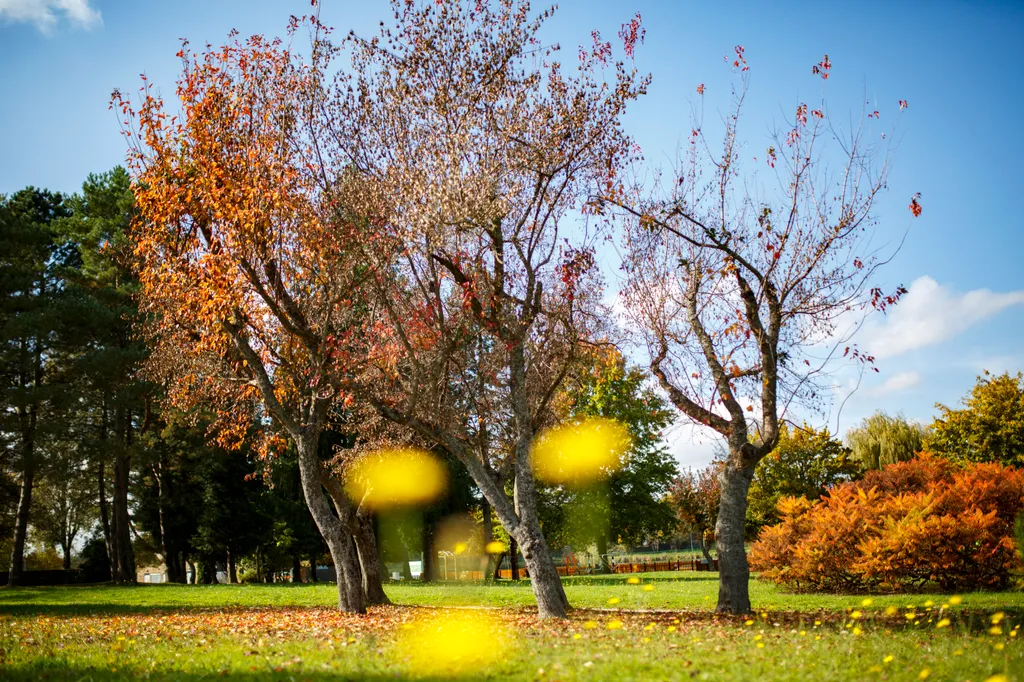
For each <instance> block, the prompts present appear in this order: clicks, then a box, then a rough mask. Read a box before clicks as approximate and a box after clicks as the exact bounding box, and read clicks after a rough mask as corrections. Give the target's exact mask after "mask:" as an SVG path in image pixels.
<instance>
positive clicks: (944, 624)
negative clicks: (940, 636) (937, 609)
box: [935, 618, 949, 628]
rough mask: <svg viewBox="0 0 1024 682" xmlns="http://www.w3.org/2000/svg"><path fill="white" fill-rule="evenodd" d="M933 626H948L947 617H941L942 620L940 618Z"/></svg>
mask: <svg viewBox="0 0 1024 682" xmlns="http://www.w3.org/2000/svg"><path fill="white" fill-rule="evenodd" d="M935 627H937V628H948V627H949V618H943V619H942V620H940V621H939V622H938V623H936V624H935Z"/></svg>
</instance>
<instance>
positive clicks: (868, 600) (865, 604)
mask: <svg viewBox="0 0 1024 682" xmlns="http://www.w3.org/2000/svg"><path fill="white" fill-rule="evenodd" d="M871 603H872V599H871V597H868V598H867V599H864V600H863V601H861V603H860V605H861V606H871Z"/></svg>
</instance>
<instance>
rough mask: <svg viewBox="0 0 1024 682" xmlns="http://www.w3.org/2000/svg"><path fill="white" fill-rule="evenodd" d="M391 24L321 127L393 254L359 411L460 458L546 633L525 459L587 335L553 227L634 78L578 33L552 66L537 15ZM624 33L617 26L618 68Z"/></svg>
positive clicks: (477, 8) (407, 16)
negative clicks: (522, 564)
mask: <svg viewBox="0 0 1024 682" xmlns="http://www.w3.org/2000/svg"><path fill="white" fill-rule="evenodd" d="M392 8H393V10H394V15H395V23H394V25H393V26H384V25H382V27H381V29H380V34H379V35H377V36H374V37H373V38H361V37H358V36H351V37H350V38H349V40H348V41H347V47H348V48H349V49H350V51H351V54H352V59H353V63H352V68H351V70H350V72H351V73H352V74H354V75H353V77H352V80H351V82H350V83H348V85H349V86H350V87H351V90H350V95H349V96H348V97H347V98H346V100H345V101H344V102H343V103H341V104H340V105H339V106H340V108H341V110H343V111H344V115H340V116H338V117H337V118H338V120H340V121H344V122H346V123H347V124H348V125H349V126H351V128H350V129H349V130H347V131H346V132H345V133H344V134H343V136H345V137H351V138H353V139H358V140H359V148H358V151H357V153H356V155H355V156H354V157H353V166H354V168H355V169H356V170H357V172H358V173H359V174H360V175H361V176H362V177H363V178H364V182H365V185H366V186H367V187H368V188H369V189H368V190H367V191H366V192H365V193H364V201H365V203H364V204H363V208H362V209H361V212H362V213H364V214H366V215H379V216H380V217H381V218H380V222H381V223H382V224H384V225H385V227H384V228H383V229H384V230H385V231H386V232H387V234H389V235H391V236H392V237H393V239H394V240H395V242H396V244H399V245H400V257H399V258H398V259H397V260H395V261H394V262H393V265H392V268H391V269H390V270H386V269H385V268H383V267H380V268H376V269H375V272H377V273H378V274H379V276H378V277H376V278H375V279H374V280H373V287H374V289H375V296H376V298H375V300H376V301H377V302H378V305H379V308H380V310H381V311H383V314H382V316H381V319H380V320H379V327H378V332H379V334H380V336H379V338H380V339H381V344H382V346H383V345H386V346H387V349H386V352H381V353H378V354H377V355H376V356H375V358H374V360H375V362H374V364H373V367H372V369H368V371H367V372H366V373H365V374H364V376H363V378H362V381H361V389H360V395H361V396H362V397H363V398H365V400H366V401H367V402H368V403H369V404H372V405H373V406H374V408H375V409H376V410H377V411H379V413H380V414H382V415H383V416H384V417H386V418H387V419H389V420H391V421H393V422H395V423H397V424H400V425H403V426H405V427H407V428H408V429H410V430H411V431H412V432H414V433H415V434H416V435H417V436H418V437H420V438H422V439H424V440H426V441H427V442H430V443H432V444H435V445H437V446H440V447H443V448H445V449H447V450H448V451H449V452H451V453H452V454H453V455H454V456H455V457H457V458H458V459H459V461H460V462H461V463H462V464H463V465H464V466H465V467H466V468H467V470H468V472H469V474H470V475H471V476H472V478H473V480H474V481H475V483H476V485H477V486H478V487H479V489H480V491H481V492H482V494H483V496H484V498H485V499H486V501H487V502H488V503H489V505H490V507H491V509H492V510H493V511H494V513H495V515H496V517H497V518H498V520H499V521H500V522H501V524H502V526H503V527H504V528H505V530H507V531H508V533H509V535H510V536H511V537H512V538H513V539H514V540H515V542H516V543H517V544H518V546H519V547H520V549H521V550H522V552H523V556H524V559H525V561H526V565H527V569H528V571H529V574H530V578H531V584H532V587H533V590H534V594H535V597H536V599H537V604H538V609H539V613H540V615H541V616H543V617H562V616H565V614H566V610H567V607H568V602H567V600H566V597H565V592H564V590H563V589H562V586H561V582H560V580H559V577H558V573H557V571H556V569H555V566H554V563H553V561H552V559H551V556H550V552H549V548H548V545H547V543H546V541H545V539H544V536H543V534H542V532H541V529H540V523H539V519H538V515H537V501H536V483H535V480H534V473H533V469H532V466H531V452H530V447H531V443H532V441H533V439H534V436H535V434H537V433H538V431H539V430H540V429H541V428H543V427H544V426H545V425H546V424H548V423H549V422H550V420H551V409H550V408H551V401H552V398H553V396H554V395H555V394H556V393H557V391H558V389H559V386H560V385H561V383H562V381H563V379H564V377H565V375H566V372H567V369H568V367H569V366H570V365H571V363H572V362H573V360H574V358H575V356H576V351H577V349H578V348H579V346H580V344H581V343H584V342H585V339H586V338H588V337H589V336H590V335H591V331H592V328H593V326H594V325H595V324H596V323H597V320H596V318H595V317H594V312H595V300H596V297H597V287H596V284H595V283H594V281H593V279H592V272H591V270H592V265H593V254H592V250H591V248H590V246H591V242H590V240H588V239H587V238H585V235H583V232H584V231H583V230H577V231H576V234H573V231H572V230H570V229H569V228H568V227H567V225H566V223H567V222H568V213H569V211H570V210H572V209H573V208H578V207H580V206H581V205H582V203H583V200H584V199H585V198H586V197H587V196H588V195H589V194H590V193H591V192H593V191H597V188H598V186H599V185H601V184H603V183H606V182H608V181H609V178H610V177H611V176H612V175H613V173H614V171H615V169H616V168H618V167H619V166H620V165H621V164H623V163H624V162H626V161H627V160H628V158H629V156H630V154H631V153H632V145H631V142H630V140H629V138H628V137H627V136H626V135H625V134H624V132H623V130H622V128H621V125H620V120H621V117H622V115H623V112H624V111H625V108H626V105H627V103H628V102H630V101H632V100H633V99H635V98H636V97H637V96H639V95H640V94H641V93H642V92H643V91H644V89H645V87H646V83H647V81H646V79H645V78H642V77H639V76H638V75H637V74H636V71H635V70H634V69H632V68H631V67H628V66H626V64H625V63H623V62H621V61H614V60H613V59H612V46H611V44H610V43H609V42H606V41H602V40H601V38H600V35H599V34H598V33H596V32H595V33H593V34H592V35H593V44H592V45H591V46H590V47H588V48H586V49H583V48H581V49H580V51H579V53H578V55H574V56H573V57H572V59H573V61H574V62H576V63H574V64H571V65H564V66H563V64H562V63H561V62H560V61H559V57H558V51H557V50H558V48H557V46H550V45H546V44H544V43H543V42H542V39H541V37H540V30H541V27H542V25H543V24H544V22H545V21H546V20H548V19H549V18H550V17H551V16H552V10H548V11H545V12H542V13H540V14H539V15H536V16H531V12H530V8H529V4H528V3H527V2H525V1H523V0H498V1H495V2H444V3H437V2H433V1H429V2H427V1H422V2H405V1H404V0H394V1H393V2H392ZM639 30H640V29H639V21H638V20H634V22H632V23H631V24H628V25H626V26H625V27H623V32H622V37H623V40H624V44H625V47H626V50H627V53H628V54H631V53H632V49H633V47H634V45H635V43H636V42H637V41H638V40H639V38H640V33H639ZM588 42H589V39H588ZM577 60H578V61H577ZM371 190H372V191H371ZM570 236H572V237H573V240H572V241H569V240H568V239H567V238H568V237H570ZM374 257H375V255H374V254H373V253H367V256H366V258H367V260H368V261H371V260H372V259H373V258H374Z"/></svg>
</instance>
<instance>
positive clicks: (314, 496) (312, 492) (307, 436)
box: [295, 428, 366, 613]
mask: <svg viewBox="0 0 1024 682" xmlns="http://www.w3.org/2000/svg"><path fill="white" fill-rule="evenodd" d="M305 431H306V432H305V433H303V434H302V435H300V436H298V437H297V438H295V445H296V448H297V450H298V455H299V478H300V480H301V483H302V493H303V496H304V497H305V498H306V506H307V507H309V512H310V514H311V515H312V516H313V520H314V521H315V522H316V527H317V528H318V529H319V530H320V534H321V535H322V536H323V538H324V541H326V542H327V548H328V550H330V553H331V558H332V559H333V560H334V572H335V575H336V576H337V580H338V608H339V609H341V610H342V611H347V612H349V613H366V598H365V596H364V594H363V584H362V579H361V574H360V570H359V559H358V557H357V556H356V549H355V545H354V544H353V542H352V535H351V533H350V532H349V530H348V527H349V526H350V524H351V522H352V521H351V519H346V518H339V517H337V516H335V515H334V514H333V513H331V506H330V505H329V504H327V500H326V499H325V498H324V493H323V489H322V487H321V483H320V477H321V471H320V460H319V455H318V446H319V438H320V429H316V428H307V429H306V430H305ZM335 502H336V503H337V501H335ZM339 511H342V510H339Z"/></svg>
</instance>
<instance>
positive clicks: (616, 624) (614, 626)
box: [605, 620, 622, 630]
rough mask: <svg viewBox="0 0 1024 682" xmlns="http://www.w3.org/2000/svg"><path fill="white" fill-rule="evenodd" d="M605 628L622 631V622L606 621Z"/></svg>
mask: <svg viewBox="0 0 1024 682" xmlns="http://www.w3.org/2000/svg"><path fill="white" fill-rule="evenodd" d="M605 627H607V628H608V629H609V630H621V629H622V621H621V620H610V621H608V625H606V626H605Z"/></svg>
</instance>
